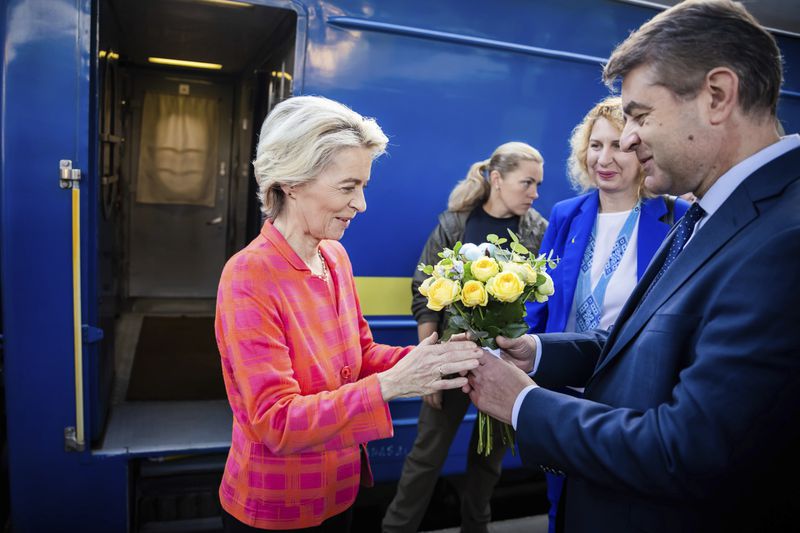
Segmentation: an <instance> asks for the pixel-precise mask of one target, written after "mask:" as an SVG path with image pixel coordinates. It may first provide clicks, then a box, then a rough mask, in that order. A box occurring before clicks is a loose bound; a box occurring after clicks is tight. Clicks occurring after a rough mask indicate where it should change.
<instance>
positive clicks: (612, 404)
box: [465, 0, 800, 532]
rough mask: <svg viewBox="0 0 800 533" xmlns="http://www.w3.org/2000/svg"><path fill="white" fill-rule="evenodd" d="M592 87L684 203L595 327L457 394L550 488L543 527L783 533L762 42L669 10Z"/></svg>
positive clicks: (793, 428) (539, 343)
mask: <svg viewBox="0 0 800 533" xmlns="http://www.w3.org/2000/svg"><path fill="white" fill-rule="evenodd" d="M604 78H605V79H606V81H607V83H613V82H614V80H616V79H620V78H621V80H622V99H623V106H624V110H625V114H626V119H627V123H626V126H625V129H624V131H623V133H622V138H621V140H620V142H621V145H622V148H623V149H625V150H631V151H635V152H636V154H637V156H638V157H639V160H640V161H641V163H642V165H643V166H644V168H645V171H646V174H647V178H646V184H647V186H648V187H649V188H650V189H651V190H653V191H654V192H657V193H671V194H676V195H678V194H685V193H689V192H691V193H693V194H694V195H695V196H696V197H697V201H696V202H695V203H694V204H693V206H692V207H691V208H690V210H689V211H688V212H687V214H686V215H685V216H684V217H683V218H682V219H681V221H680V222H679V223H678V224H677V225H676V226H675V228H674V229H673V231H672V232H671V233H670V235H668V236H667V238H666V240H665V242H664V244H663V246H662V247H661V249H660V250H659V251H658V252H657V253H656V255H655V257H654V259H653V262H652V263H651V264H650V266H649V268H648V271H647V272H646V273H645V274H644V276H643V277H642V279H641V281H640V283H639V285H638V286H637V287H636V289H635V291H634V292H633V294H632V295H631V298H630V300H629V301H628V302H627V304H626V305H625V307H624V308H623V310H622V312H621V314H620V316H619V318H618V320H617V322H616V323H615V325H614V326H613V327H612V329H611V331H610V332H604V331H594V332H592V333H590V334H545V335H540V336H532V335H526V336H523V337H521V338H518V339H514V340H510V339H504V338H499V339H498V344H499V345H500V346H501V347H502V348H504V351H505V355H506V357H505V359H506V360H501V359H495V358H493V357H491V356H488V357H485V358H484V359H483V360H482V361H481V366H480V367H479V368H478V369H476V370H473V371H472V374H471V376H470V385H469V386H468V387H466V388H465V389H467V392H469V393H470V396H471V398H472V400H473V401H474V402H475V404H476V405H477V407H478V408H479V409H481V410H482V411H485V412H488V413H489V414H491V415H493V416H495V417H497V418H499V419H501V420H504V421H507V422H511V423H513V424H514V426H515V428H516V431H517V433H516V434H517V441H518V445H519V449H520V452H521V457H522V459H523V462H524V463H525V464H527V465H531V466H538V467H540V468H542V469H544V470H545V471H548V472H555V473H560V474H565V475H566V485H565V487H566V488H565V493H564V497H563V498H562V502H563V508H562V509H561V510H560V511H559V524H558V526H559V528H560V529H561V530H563V531H567V532H576V531H578V532H581V531H587V532H589V531H591V532H602V531H609V532H627V531H664V532H673V531H679V532H684V531H702V532H708V531H726V532H727V531H797V530H798V529H799V528H800V525H798V524H800V518H798V517H796V516H794V515H795V514H796V502H797V501H798V500H797V498H798V495H799V494H800V491H798V488H797V487H798V486H800V484H799V483H798V475H800V468H798V463H799V462H800V461H799V460H798V456H800V136H798V135H796V134H795V135H790V136H786V137H783V138H781V137H779V135H778V133H777V131H776V118H775V117H776V105H777V100H778V94H779V89H780V85H781V82H782V71H781V57H780V52H779V50H778V47H777V45H776V43H775V40H774V38H773V37H772V36H771V35H770V34H769V33H768V32H767V31H766V30H764V28H763V27H761V26H760V25H759V24H758V23H757V22H756V21H755V19H753V18H752V16H751V15H750V14H749V13H748V12H747V11H746V10H745V9H744V7H742V6H741V4H739V3H734V2H731V1H728V0H717V1H713V0H708V1H690V2H683V3H681V4H678V5H676V6H674V7H672V8H671V9H668V10H666V11H664V12H662V13H660V14H659V15H657V16H656V17H654V18H653V19H652V20H651V21H649V22H647V23H646V24H644V25H643V26H642V27H641V28H640V29H639V30H637V31H636V32H634V33H633V34H631V36H630V37H629V38H628V39H627V40H626V41H625V42H624V43H622V44H621V45H620V46H619V47H618V48H617V49H616V50H615V51H614V53H613V54H612V57H611V58H610V60H609V62H608V64H607V65H606V67H605V71H604ZM529 376H530V377H529ZM531 378H533V379H531ZM566 385H570V386H578V387H580V386H583V387H585V394H584V397H583V398H575V397H573V396H569V395H564V394H559V393H557V392H554V391H552V390H549V389H550V388H555V387H559V386H566Z"/></svg>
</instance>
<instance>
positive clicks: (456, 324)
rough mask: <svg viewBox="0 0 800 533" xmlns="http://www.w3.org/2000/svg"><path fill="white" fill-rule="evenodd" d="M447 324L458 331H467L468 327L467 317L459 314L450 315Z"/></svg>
mask: <svg viewBox="0 0 800 533" xmlns="http://www.w3.org/2000/svg"><path fill="white" fill-rule="evenodd" d="M448 326H449V327H451V328H454V329H457V330H459V331H467V330H468V329H469V323H468V322H467V319H466V318H464V317H463V316H461V315H450V320H449V323H448Z"/></svg>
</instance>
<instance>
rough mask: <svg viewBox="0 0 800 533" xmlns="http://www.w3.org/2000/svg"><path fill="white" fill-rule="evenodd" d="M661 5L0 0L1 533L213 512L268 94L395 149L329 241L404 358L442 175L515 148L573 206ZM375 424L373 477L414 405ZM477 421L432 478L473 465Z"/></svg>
mask: <svg viewBox="0 0 800 533" xmlns="http://www.w3.org/2000/svg"><path fill="white" fill-rule="evenodd" d="M639 4H642V5H639ZM655 12H656V11H655V9H654V8H653V7H652V5H650V4H646V3H633V2H619V1H611V0H604V1H594V0H569V1H565V2H560V3H550V2H548V3H545V2H529V1H515V0H498V1H496V2H484V3H476V4H470V5H469V6H467V5H465V4H464V3H463V2H458V1H456V0H442V1H439V2H436V3H430V2H423V1H419V0H410V1H404V2H373V1H369V0H364V1H351V0H334V1H331V2H322V1H315V0H308V1H305V0H296V1H295V0H292V1H290V0H274V1H272V0H251V1H248V2H239V1H232V0H91V1H90V0H8V1H7V2H6V3H5V5H4V7H3V8H2V9H0V28H2V36H3V41H4V43H3V44H4V46H3V48H2V54H3V57H2V62H3V69H2V71H0V76H2V78H0V82H2V87H3V92H2V107H1V108H0V113H2V115H1V116H0V120H2V128H0V146H2V166H1V167H0V180H1V181H0V183H1V184H2V188H1V189H0V199H2V203H1V204H0V216H2V237H1V239H2V240H1V241H0V243H1V244H2V256H0V257H1V258H2V264H0V274H1V275H2V285H1V286H0V287H1V288H2V304H3V305H2V320H3V322H2V327H3V331H2V333H3V340H4V345H3V353H4V366H3V373H4V376H3V377H4V385H5V402H6V403H5V407H6V416H7V428H8V438H7V456H8V482H9V492H10V512H11V519H12V521H13V526H14V530H15V531H18V532H25V531H103V532H111V531H139V530H142V529H145V528H146V527H147V526H148V524H150V525H152V524H154V523H161V524H162V527H166V526H164V524H165V523H167V522H170V521H173V522H172V523H174V524H178V523H180V520H179V519H183V520H189V519H192V520H195V521H196V522H195V523H197V524H200V523H202V522H203V520H205V519H208V518H213V517H214V515H215V513H216V506H215V503H216V483H217V481H218V476H219V472H220V471H221V461H222V460H223V459H224V453H225V451H226V449H227V447H228V446H229V442H230V416H231V415H230V410H229V408H228V405H227V403H226V401H225V399H224V390H223V389H222V383H221V378H220V376H219V362H218V356H217V354H216V348H215V346H214V342H213V331H212V327H211V324H212V321H213V310H214V296H215V289H216V284H217V280H218V276H219V272H220V269H221V267H222V265H223V264H224V262H225V260H226V258H227V257H229V256H230V255H231V254H232V253H233V252H235V251H236V250H238V249H240V248H241V247H242V246H244V245H245V243H246V242H248V241H249V240H250V239H251V238H252V237H253V236H254V235H255V234H256V232H257V231H258V228H259V225H260V216H259V211H258V206H257V205H256V202H255V195H254V181H253V176H252V168H251V165H250V161H251V160H252V158H253V150H254V146H255V143H256V141H257V137H256V136H257V131H258V127H259V125H260V123H261V122H262V120H263V118H264V116H266V114H267V113H268V112H269V110H270V109H271V108H272V107H273V106H274V105H275V104H276V103H277V102H280V101H281V100H283V99H285V98H287V97H288V96H290V95H292V94H321V95H325V96H328V97H331V98H334V99H337V100H340V101H342V102H344V103H346V104H348V105H350V106H352V107H353V108H354V109H356V110H357V111H359V112H360V113H362V114H365V115H370V116H374V117H376V118H377V119H378V121H379V123H380V124H381V125H382V127H383V128H384V130H385V131H386V132H387V133H388V135H389V136H390V146H389V155H388V156H387V157H384V158H382V159H381V160H379V161H378V162H377V164H376V165H375V167H374V171H373V180H372V181H371V184H370V188H369V191H368V194H367V200H368V204H369V209H368V210H367V212H366V213H365V214H363V215H361V216H359V217H358V219H357V220H356V221H355V223H354V224H353V226H352V227H351V228H350V229H349V230H348V232H347V234H346V236H345V238H344V245H345V246H346V248H347V249H348V251H349V253H350V256H351V258H352V261H353V265H354V270H355V274H356V276H357V283H358V286H359V294H360V296H361V301H362V305H363V309H364V312H365V314H366V315H368V318H369V321H370V325H371V327H372V330H373V333H374V335H375V337H376V338H377V339H378V340H379V341H383V342H388V343H393V344H411V343H414V342H415V339H416V328H415V324H414V322H413V320H412V319H411V317H410V316H409V304H410V292H409V286H410V277H411V275H412V273H413V270H414V268H415V264H416V261H417V258H418V254H419V252H420V250H421V247H422V245H423V243H424V241H425V239H426V237H427V235H428V234H429V232H430V230H431V229H432V227H433V225H434V222H435V220H436V218H435V217H436V214H437V213H438V212H439V211H441V210H442V209H444V207H445V202H446V198H447V195H448V193H449V191H450V189H451V188H452V186H453V184H454V183H455V181H456V180H458V179H460V178H461V177H463V175H464V174H465V172H466V170H467V168H468V167H469V165H470V164H471V163H472V162H473V161H475V160H477V159H480V158H483V157H486V156H487V155H488V154H490V153H491V152H492V150H493V149H494V147H496V146H497V145H499V144H501V143H503V142H505V141H508V140H522V141H525V142H528V143H530V144H532V145H533V146H536V147H537V148H539V149H540V150H541V152H542V154H543V155H544V158H545V161H546V164H545V169H546V172H545V177H546V179H545V183H544V187H543V188H542V190H541V198H540V199H539V200H538V202H537V207H538V209H539V210H540V211H541V212H543V213H545V214H547V213H548V212H549V210H550V207H551V206H552V205H553V204H554V203H555V202H556V201H558V200H560V199H562V198H565V197H568V196H570V195H571V194H572V193H571V191H570V190H569V189H568V186H567V184H566V180H565V179H564V178H563V175H564V171H563V169H564V161H565V158H566V155H567V146H566V139H567V138H568V135H569V133H570V130H571V128H572V127H573V126H574V125H575V124H576V123H577V121H578V120H579V119H580V117H581V116H582V115H583V113H584V112H585V110H586V109H588V108H589V106H590V105H591V104H592V103H594V102H595V101H597V100H598V99H599V98H600V97H601V96H602V95H603V94H605V92H606V89H605V88H604V87H603V85H602V83H601V82H600V63H601V62H602V61H603V59H604V58H605V57H607V55H608V54H609V52H610V51H611V49H612V48H613V46H614V44H615V43H617V42H619V41H621V40H622V39H624V38H625V36H626V35H627V34H628V32H629V31H630V30H631V29H633V28H635V27H637V26H638V25H639V24H641V23H642V22H643V21H644V20H646V19H647V18H649V17H651V16H652V15H653V14H654V13H655ZM778 39H779V43H780V45H781V47H782V49H783V51H784V54H785V56H786V64H787V69H786V75H787V83H786V90H785V91H784V92H783V93H782V98H781V108H780V115H781V118H782V119H783V122H784V126H785V128H786V130H787V131H797V129H798V126H800V98H798V97H800V92H798V91H800V74H798V71H800V69H793V68H791V67H792V66H794V65H798V63H799V62H800V40H798V38H797V35H796V34H790V33H785V32H778ZM186 61H190V62H191V63H186ZM186 132H189V133H188V134H187V133H186ZM73 295H77V298H75V297H73ZM391 409H392V413H393V417H394V422H395V437H394V438H392V439H387V440H384V441H378V442H373V443H371V444H370V453H371V455H372V458H373V466H374V469H375V473H376V477H377V479H378V481H383V482H387V483H390V482H393V481H396V479H397V478H398V476H399V472H400V469H401V466H402V461H403V459H404V457H405V455H406V453H407V452H408V451H409V449H410V447H411V445H412V443H413V439H414V435H415V430H416V416H417V412H418V409H419V400H418V399H414V400H401V401H395V402H392V405H391ZM471 416H472V417H474V411H473V412H472V413H471ZM471 420H472V419H471V418H469V417H468V418H467V419H466V420H465V422H464V424H463V427H462V429H461V432H460V433H459V437H458V439H457V442H456V444H455V445H454V447H453V449H452V453H451V455H450V458H449V460H448V462H447V464H446V465H445V468H444V472H443V473H444V474H454V473H458V472H460V471H462V470H463V468H464V457H465V452H466V446H467V442H468V439H469V431H470V429H471V425H472V421H471ZM517 466H519V461H518V458H514V457H511V456H510V455H509V456H508V460H507V465H506V467H507V468H514V467H517ZM187 487H193V488H192V490H193V491H194V492H193V493H191V494H189V493H188V492H191V491H189V489H187ZM198 487H204V489H202V490H201V489H199V488H198ZM187 491H188V492H187ZM198 491H199V492H198ZM7 514H8V513H7V512H6V515H7ZM3 518H7V516H5V517H3ZM176 520H177V521H176ZM176 527H178V526H176ZM198 527H200V526H198Z"/></svg>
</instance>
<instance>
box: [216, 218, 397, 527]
mask: <svg viewBox="0 0 800 533" xmlns="http://www.w3.org/2000/svg"><path fill="white" fill-rule="evenodd" d="M321 250H322V254H323V255H324V256H325V260H326V262H327V264H328V266H329V271H330V275H331V276H332V281H333V286H334V291H335V295H333V294H331V290H329V288H328V285H327V282H325V281H323V280H322V279H320V278H318V277H315V276H313V275H312V274H311V271H310V270H309V268H308V267H307V266H306V264H305V263H304V262H303V261H302V260H301V259H300V257H299V256H298V255H297V254H296V253H295V252H294V250H292V248H291V247H290V246H289V244H288V243H287V242H286V240H285V239H284V238H283V236H282V235H281V234H280V233H279V232H278V231H277V230H276V229H275V228H274V227H273V226H272V224H271V223H270V222H266V223H265V224H264V227H263V228H262V230H261V234H260V235H259V236H258V237H256V239H254V240H253V242H251V243H250V244H249V245H248V246H247V247H246V248H245V249H244V250H242V251H241V252H239V253H237V254H236V255H234V256H233V257H232V258H231V259H230V260H229V261H228V263H227V264H226V265H225V269H224V270H223V272H222V278H221V280H220V284H219V292H218V295H217V317H216V334H217V344H218V345H219V351H220V355H221V357H222V373H223V376H224V379H225V388H226V390H227V393H228V400H229V401H230V404H231V408H232V409H233V433H232V442H231V449H230V452H229V453H228V460H227V463H226V465H225V472H224V474H223V478H222V483H221V485H220V488H219V497H220V502H221V504H222V507H223V508H224V509H225V510H226V511H227V512H228V513H230V514H231V515H233V516H234V517H236V518H237V519H238V520H240V521H241V522H243V523H245V524H249V525H251V526H254V527H260V528H266V529H290V528H291V529H296V528H303V527H311V526H315V525H318V524H320V523H321V522H322V521H323V520H325V519H326V518H328V517H330V516H333V515H336V514H339V513H341V512H343V511H345V510H346V509H347V508H348V507H350V506H351V505H352V504H353V501H354V500H355V498H356V494H357V493H358V487H359V480H360V475H361V462H360V461H361V458H360V451H359V445H360V444H361V443H365V442H367V441H370V440H374V439H382V438H386V437H390V436H392V434H393V431H392V420H391V417H390V416H389V406H388V404H387V403H386V402H385V401H383V399H382V396H381V389H380V385H379V383H378V378H377V377H376V376H375V373H376V372H380V371H382V370H385V369H387V368H389V367H391V366H392V365H394V363H395V362H397V360H399V359H400V358H401V357H403V356H404V355H405V354H407V353H408V352H409V351H410V350H411V348H412V347H410V346H409V347H405V348H398V347H391V346H385V345H381V344H377V343H375V342H374V341H373V339H372V334H371V333H370V330H369V326H368V325H367V322H366V321H365V320H364V317H363V315H362V314H361V308H360V306H359V302H358V296H357V294H356V290H355V283H354V280H353V274H352V266H351V264H350V260H349V259H348V257H347V253H346V252H345V250H344V248H343V247H342V245H341V244H339V243H338V242H336V241H323V242H322V244H321Z"/></svg>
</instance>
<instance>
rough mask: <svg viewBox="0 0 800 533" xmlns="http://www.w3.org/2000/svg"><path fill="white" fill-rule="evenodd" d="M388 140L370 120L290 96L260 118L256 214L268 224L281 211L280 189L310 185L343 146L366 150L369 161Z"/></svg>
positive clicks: (317, 99) (324, 101)
mask: <svg viewBox="0 0 800 533" xmlns="http://www.w3.org/2000/svg"><path fill="white" fill-rule="evenodd" d="M387 142H388V139H387V138H386V135H384V133H383V131H382V130H381V128H380V126H378V124H377V122H375V120H374V119H372V118H366V117H363V116H361V115H359V114H358V113H356V112H355V111H353V110H352V109H350V108H349V107H347V106H345V105H343V104H340V103H339V102H335V101H333V100H330V99H328V98H324V97H321V96H295V97H292V98H289V99H287V100H284V101H283V102H281V103H279V104H278V105H276V106H275V108H274V109H273V110H272V112H271V113H270V114H269V115H268V116H267V118H266V120H264V125H263V126H262V127H261V134H260V135H259V139H258V147H257V148H256V159H255V161H253V169H254V171H255V176H256V182H257V183H258V200H259V202H260V204H261V211H262V212H263V213H264V214H265V215H266V217H267V218H268V219H270V220H274V219H275V217H277V216H278V214H279V213H280V212H281V210H282V209H283V205H284V202H285V195H284V192H283V189H282V188H281V187H283V186H292V185H300V184H302V183H307V182H309V181H313V180H314V178H316V177H317V176H318V175H319V174H320V173H321V172H322V171H323V170H325V168H326V167H327V165H329V164H330V162H331V161H332V160H333V158H334V156H335V155H336V154H337V153H338V152H339V151H340V150H342V149H344V148H351V147H354V148H366V149H368V150H370V151H371V152H372V159H375V158H377V157H378V156H380V155H381V154H383V153H384V152H385V151H386V143H387Z"/></svg>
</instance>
